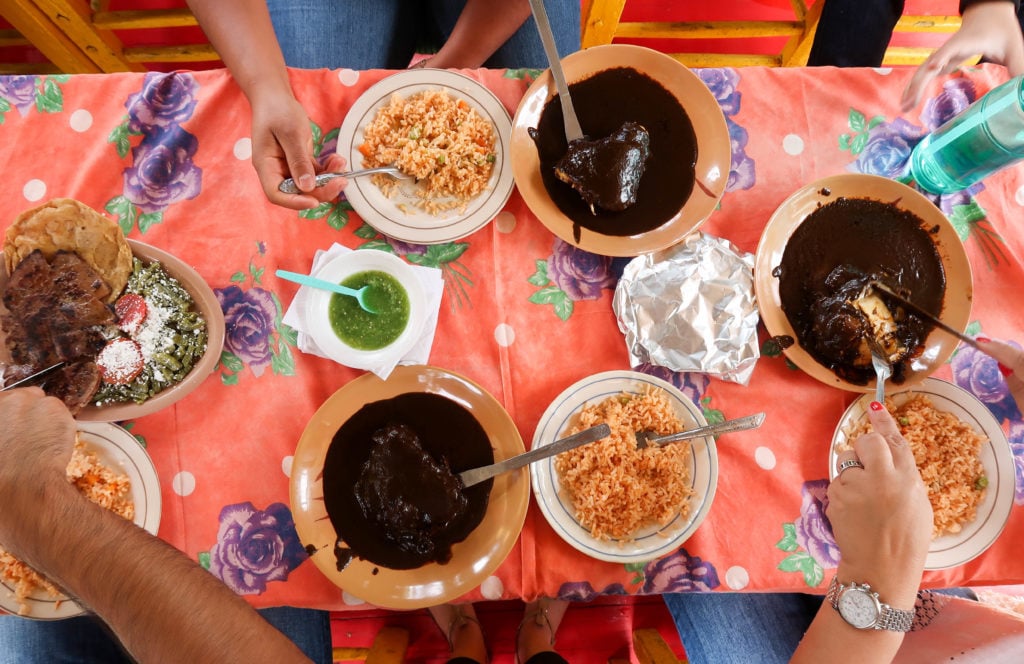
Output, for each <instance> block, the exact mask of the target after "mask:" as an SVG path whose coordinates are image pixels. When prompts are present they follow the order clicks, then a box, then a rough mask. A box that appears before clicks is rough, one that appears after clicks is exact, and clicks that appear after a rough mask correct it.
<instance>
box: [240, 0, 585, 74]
mask: <svg viewBox="0 0 1024 664" xmlns="http://www.w3.org/2000/svg"><path fill="white" fill-rule="evenodd" d="M496 1H501V0H496ZM465 4H466V3H465V0H426V1H424V0H360V1H358V2H348V1H346V0H268V1H267V7H268V8H269V9H270V19H271V21H272V22H273V24H274V32H275V33H276V34H277V41H278V43H279V44H280V45H281V51H282V52H283V53H284V60H285V63H286V64H287V65H288V66H289V67H297V68H300V69H320V68H324V67H326V68H328V69H338V68H342V67H345V68H348V69H405V68H406V67H408V66H409V62H410V61H411V60H412V57H413V55H415V54H416V52H417V50H419V51H420V52H425V53H430V52H434V51H436V50H437V49H438V48H440V46H441V44H443V43H444V40H445V39H447V38H448V35H450V34H451V32H452V28H453V27H454V26H455V21H456V19H457V18H458V17H459V13H460V12H461V11H462V8H463V6H464V5H465ZM545 7H546V9H547V14H548V20H549V21H550V23H551V29H552V32H554V34H555V41H556V44H557V46H558V52H559V53H560V54H561V55H562V56H565V55H568V54H569V53H572V52H574V51H578V50H579V48H580V2H579V0H548V1H547V2H546V3H545ZM253 48H258V45H253ZM484 66H486V67H494V68H504V67H509V68H519V67H531V68H537V69H543V68H546V67H547V66H548V65H547V58H546V57H545V56H544V47H543V46H542V45H541V41H540V36H539V35H538V33H537V24H536V23H535V22H534V20H533V17H532V16H531V17H530V18H529V19H528V20H527V21H526V23H524V24H523V25H522V26H521V27H520V28H519V30H517V31H516V33H515V34H513V35H512V36H511V37H510V38H509V39H508V41H506V42H505V44H504V45H503V46H502V47H501V48H499V49H498V51H497V52H495V54H494V55H493V56H492V57H491V58H490V59H489V60H488V61H487V62H485V63H484Z"/></svg>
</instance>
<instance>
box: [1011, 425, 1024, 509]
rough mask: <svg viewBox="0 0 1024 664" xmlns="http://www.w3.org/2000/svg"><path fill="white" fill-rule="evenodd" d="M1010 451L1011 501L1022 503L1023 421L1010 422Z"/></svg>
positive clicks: (1023, 497) (1023, 479)
mask: <svg viewBox="0 0 1024 664" xmlns="http://www.w3.org/2000/svg"><path fill="white" fill-rule="evenodd" d="M1008 438H1009V441H1010V452H1011V453H1013V470H1014V477H1015V481H1014V486H1015V490H1014V492H1013V502H1014V503H1016V504H1018V505H1024V421H1022V420H1015V421H1013V422H1010V435H1009V436H1008Z"/></svg>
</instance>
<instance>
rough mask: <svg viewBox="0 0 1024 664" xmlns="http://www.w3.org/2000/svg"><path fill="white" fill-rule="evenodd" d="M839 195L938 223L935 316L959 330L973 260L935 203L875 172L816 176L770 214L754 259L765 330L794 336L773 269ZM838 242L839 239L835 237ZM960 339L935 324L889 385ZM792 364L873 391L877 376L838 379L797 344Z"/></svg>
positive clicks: (918, 377) (921, 369) (936, 361)
mask: <svg viewBox="0 0 1024 664" xmlns="http://www.w3.org/2000/svg"><path fill="white" fill-rule="evenodd" d="M840 197H846V198H868V199H872V200H877V201H882V202H885V203H892V204H893V205H896V206H898V207H899V208H901V209H903V210H907V211H909V212H912V213H914V214H915V215H917V216H918V217H919V218H920V219H922V220H923V221H924V222H925V226H926V227H928V228H931V227H937V228H938V232H937V233H935V234H933V237H934V239H935V245H936V248H937V249H938V252H939V258H940V260H941V261H942V266H943V268H944V269H945V271H946V294H945V297H944V300H943V304H942V312H941V314H940V315H939V318H940V319H941V320H942V322H944V323H946V324H947V325H949V326H950V327H953V328H954V329H957V330H960V331H963V330H965V329H966V328H967V323H968V321H969V319H970V316H971V301H972V299H973V297H974V287H973V282H972V277H971V264H970V263H969V262H968V260H967V252H965V251H964V246H963V244H962V243H961V242H960V237H959V236H958V235H957V233H956V230H955V229H954V228H953V225H952V224H951V223H950V222H949V220H948V219H946V216H945V215H944V214H942V211H941V210H939V208H937V207H935V204H934V203H932V202H931V201H930V200H928V199H927V198H925V197H924V196H923V195H921V194H920V193H919V192H917V191H916V190H914V189H912V188H910V187H908V186H907V185H904V184H901V183H899V182H896V181H895V180H890V179H888V178H884V177H880V176H877V175H862V174H855V173H850V174H844V175H834V176H831V177H827V178H823V179H821V180H817V181H815V182H812V183H810V184H808V185H805V186H803V187H801V188H800V189H798V190H797V191H795V192H794V193H793V194H792V195H790V197H789V198H787V199H786V200H785V201H783V203H782V205H780V206H779V208H778V209H777V210H776V211H775V212H774V214H772V216H771V218H770V219H769V220H768V225H767V226H765V229H764V232H763V233H762V235H761V241H760V242H759V243H758V246H757V256H756V258H755V263H754V275H755V279H754V284H755V290H756V294H757V306H758V309H759V310H760V312H761V320H762V321H763V322H764V326H765V328H766V329H767V330H768V334H770V335H772V336H780V335H788V336H790V337H793V339H794V340H795V339H796V333H795V332H794V331H793V326H792V325H790V322H789V318H787V317H786V314H785V312H784V311H783V310H782V303H781V300H780V298H779V280H778V279H777V278H776V277H774V276H772V270H774V269H775V268H776V267H778V265H779V263H781V262H782V255H783V252H785V250H786V243H787V242H788V241H789V238H790V236H792V235H793V232H794V231H795V230H796V229H797V227H798V226H800V224H801V223H803V221H804V219H806V218H807V215H809V214H810V213H811V212H813V211H814V210H815V209H817V208H818V207H819V206H821V205H824V204H826V203H831V202H832V201H834V200H836V199H837V198H840ZM837 241H841V239H838V238H837ZM958 344H959V341H958V340H957V339H956V338H955V337H953V336H952V335H950V334H947V333H945V332H943V331H942V330H939V329H933V330H932V332H931V333H930V334H929V335H928V337H927V339H925V344H924V345H925V348H924V351H923V352H922V353H921V354H920V355H918V356H917V357H916V358H914V359H913V360H911V362H910V366H909V369H908V370H907V373H906V380H905V381H904V382H903V383H902V384H901V385H899V386H898V387H897V386H894V388H893V389H904V388H908V387H910V386H912V385H916V384H917V383H920V382H921V381H923V380H924V379H925V378H927V377H928V376H929V375H931V374H932V373H933V372H934V371H935V370H936V369H937V368H939V367H940V366H941V365H942V364H943V363H945V362H946V361H947V360H948V359H949V358H950V356H951V355H952V354H953V351H954V350H956V347H957V345H958ZM783 352H784V353H785V354H786V357H788V358H789V359H790V360H791V361H792V362H793V364H795V365H796V366H798V367H799V368H800V369H802V370H803V371H804V372H805V373H807V374H809V375H810V376H812V377H813V378H816V379H817V380H820V381H821V382H823V383H825V384H826V385H832V386H834V387H838V388H841V389H844V390H849V391H851V392H868V391H874V389H875V380H874V379H872V380H871V381H869V382H868V384H867V385H855V384H853V383H850V382H847V381H845V380H843V379H841V378H839V377H838V376H837V375H836V374H835V373H834V372H833V371H832V370H831V369H829V368H828V367H826V366H825V365H823V364H821V363H819V362H818V361H817V360H815V359H814V358H813V357H811V355H810V354H808V353H807V351H805V350H804V349H803V348H802V347H801V346H800V344H799V343H794V344H793V345H792V346H790V347H789V348H786V349H785V350H784V351H783Z"/></svg>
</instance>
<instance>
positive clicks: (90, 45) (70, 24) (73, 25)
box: [23, 0, 145, 72]
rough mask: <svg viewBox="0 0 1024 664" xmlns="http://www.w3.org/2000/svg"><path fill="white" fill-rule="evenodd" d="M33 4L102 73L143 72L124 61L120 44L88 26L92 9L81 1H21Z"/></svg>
mask: <svg viewBox="0 0 1024 664" xmlns="http://www.w3.org/2000/svg"><path fill="white" fill-rule="evenodd" d="M23 1H25V2H26V4H32V5H35V6H36V7H37V8H38V9H39V11H40V12H42V13H43V14H45V15H46V16H47V17H48V18H49V19H50V21H51V22H52V23H53V24H54V25H56V26H57V27H58V28H59V29H60V30H61V31H62V32H64V34H66V35H67V36H68V38H69V39H71V40H72V41H73V42H74V43H75V44H77V45H78V47H79V48H80V49H81V50H82V52H83V53H85V54H86V55H87V56H88V57H89V58H90V59H91V60H92V61H93V62H95V63H96V65H97V66H98V67H99V68H100V70H101V71H104V72H118V71H145V67H142V66H141V65H137V64H131V63H128V62H126V61H125V59H124V57H123V55H122V46H121V41H120V40H119V39H118V38H117V37H116V36H115V35H114V34H113V33H112V32H109V31H99V30H97V29H96V28H95V26H93V24H92V22H91V21H92V9H91V8H90V7H89V5H88V3H87V2H86V1H85V0H23Z"/></svg>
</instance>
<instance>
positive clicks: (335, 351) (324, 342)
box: [305, 249, 427, 370]
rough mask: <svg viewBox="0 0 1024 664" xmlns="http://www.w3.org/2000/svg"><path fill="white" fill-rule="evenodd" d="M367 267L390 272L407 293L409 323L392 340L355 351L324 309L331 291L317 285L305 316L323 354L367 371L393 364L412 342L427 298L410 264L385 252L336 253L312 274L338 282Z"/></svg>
mask: <svg viewBox="0 0 1024 664" xmlns="http://www.w3.org/2000/svg"><path fill="white" fill-rule="evenodd" d="M367 270H376V271H380V272H386V273H387V274H389V275H391V276H392V277H394V278H395V279H397V280H398V283H400V284H401V285H402V288H404V289H405V292H406V294H407V295H408V296H409V322H408V323H407V324H406V326H405V330H403V331H402V334H401V335H399V337H398V338H397V339H395V341H394V342H392V343H391V344H389V345H387V346H385V347H384V348H379V349H377V350H359V349H357V348H353V347H352V346H349V345H348V344H346V343H345V342H344V341H342V340H341V339H339V338H338V335H337V334H335V333H334V330H333V329H332V328H331V321H330V315H329V311H328V310H329V306H330V302H331V296H332V295H333V293H330V292H328V291H325V290H320V289H318V288H314V289H311V290H312V293H310V296H309V298H308V299H307V306H308V308H307V310H306V316H305V318H306V325H307V326H308V328H309V333H310V336H312V337H313V341H314V342H316V345H317V346H318V347H319V348H320V350H321V351H323V352H324V354H325V355H327V356H328V357H329V358H331V359H332V360H334V361H335V362H338V363H339V364H344V365H345V366H347V367H352V368H353V369H366V370H369V369H374V368H377V367H382V366H387V365H393V364H396V363H397V362H398V361H399V360H401V359H402V357H404V356H405V354H406V353H408V352H409V351H410V350H411V349H412V347H413V346H414V345H415V344H416V342H417V341H418V340H419V338H420V335H421V334H422V333H423V325H424V323H425V322H426V318H427V297H426V293H425V292H424V290H423V286H422V284H421V283H420V280H419V278H417V276H416V273H415V272H414V271H413V269H412V267H411V266H409V265H408V264H407V263H406V262H405V261H403V260H402V259H401V258H398V257H397V256H395V255H394V254H389V253H387V252H386V251H377V250H374V249H362V250H358V251H352V252H349V253H346V254H343V255H340V256H336V257H334V258H332V259H331V260H330V261H328V262H327V263H326V264H325V265H323V266H322V267H321V268H320V269H319V270H317V271H316V272H315V273H314V274H313V276H314V277H316V278H318V279H323V280H325V281H330V282H332V283H335V284H338V283H341V282H342V281H344V280H345V279H346V278H348V277H349V276H351V275H353V274H355V273H357V272H365V271H367Z"/></svg>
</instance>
